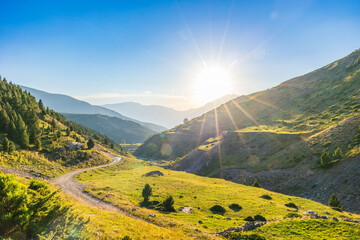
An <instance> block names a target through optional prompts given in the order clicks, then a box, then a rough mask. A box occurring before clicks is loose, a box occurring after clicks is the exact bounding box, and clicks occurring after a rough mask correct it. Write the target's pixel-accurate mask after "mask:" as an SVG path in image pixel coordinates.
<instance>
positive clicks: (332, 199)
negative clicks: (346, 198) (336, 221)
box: [328, 193, 343, 210]
mask: <svg viewBox="0 0 360 240" xmlns="http://www.w3.org/2000/svg"><path fill="white" fill-rule="evenodd" d="M328 204H329V206H330V207H332V208H333V209H335V210H342V208H343V207H342V206H341V204H340V200H339V199H338V197H337V196H336V194H335V193H333V194H331V197H330V199H329V202H328Z"/></svg>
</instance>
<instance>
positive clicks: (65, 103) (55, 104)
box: [21, 86, 166, 132]
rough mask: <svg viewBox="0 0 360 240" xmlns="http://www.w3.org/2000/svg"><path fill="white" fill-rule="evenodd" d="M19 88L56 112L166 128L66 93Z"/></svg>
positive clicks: (157, 129) (147, 126) (158, 128)
mask: <svg viewBox="0 0 360 240" xmlns="http://www.w3.org/2000/svg"><path fill="white" fill-rule="evenodd" d="M21 88H22V89H24V90H26V91H28V92H30V93H31V94H32V95H33V96H34V97H35V98H36V99H37V100H38V101H39V100H40V99H41V100H42V101H43V102H44V105H45V106H46V107H49V108H51V109H53V110H54V111H56V112H60V113H73V114H101V115H106V116H110V117H118V118H120V119H123V120H127V121H133V122H136V123H139V124H141V125H143V126H144V127H146V128H149V129H150V130H152V131H155V132H161V131H164V130H166V128H164V127H162V126H158V125H156V124H152V123H146V122H141V121H138V120H135V119H132V118H129V117H127V116H124V115H122V114H120V113H118V112H116V111H113V110H110V109H107V108H105V107H101V106H96V105H91V104H90V103H87V102H85V101H80V100H77V99H75V98H73V97H70V96H67V95H63V94H55V93H48V92H44V91H40V90H37V89H34V88H29V87H25V86H21Z"/></svg>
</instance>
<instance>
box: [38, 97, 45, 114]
mask: <svg viewBox="0 0 360 240" xmlns="http://www.w3.org/2000/svg"><path fill="white" fill-rule="evenodd" d="M39 108H40V110H41V111H46V110H45V107H44V104H43V102H42V100H41V99H40V100H39Z"/></svg>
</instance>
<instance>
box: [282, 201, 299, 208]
mask: <svg viewBox="0 0 360 240" xmlns="http://www.w3.org/2000/svg"><path fill="white" fill-rule="evenodd" d="M285 206H286V207H289V208H296V209H298V206H296V204H295V203H292V202H291V203H285Z"/></svg>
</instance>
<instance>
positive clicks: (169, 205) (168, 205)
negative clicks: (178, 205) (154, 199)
mask: <svg viewBox="0 0 360 240" xmlns="http://www.w3.org/2000/svg"><path fill="white" fill-rule="evenodd" d="M162 205H163V207H164V209H165V210H166V211H169V212H174V211H175V208H174V198H173V197H172V196H169V197H167V198H166V199H165V201H163V203H162Z"/></svg>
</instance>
